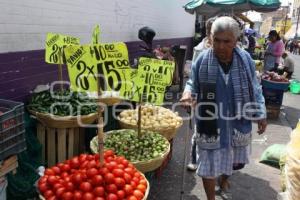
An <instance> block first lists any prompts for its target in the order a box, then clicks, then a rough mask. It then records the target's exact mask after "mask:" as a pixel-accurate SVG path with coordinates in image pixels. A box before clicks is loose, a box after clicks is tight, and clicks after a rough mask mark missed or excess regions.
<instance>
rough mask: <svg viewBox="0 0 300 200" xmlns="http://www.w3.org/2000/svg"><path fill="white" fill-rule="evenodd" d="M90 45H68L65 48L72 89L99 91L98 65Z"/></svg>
mask: <svg viewBox="0 0 300 200" xmlns="http://www.w3.org/2000/svg"><path fill="white" fill-rule="evenodd" d="M89 51H90V46H89V45H84V46H79V45H77V46H68V47H66V48H65V55H66V63H67V66H68V72H69V78H70V83H71V90H73V91H85V92H97V91H98V86H97V74H98V71H97V65H96V63H95V61H94V60H93V59H91V55H90V53H89Z"/></svg>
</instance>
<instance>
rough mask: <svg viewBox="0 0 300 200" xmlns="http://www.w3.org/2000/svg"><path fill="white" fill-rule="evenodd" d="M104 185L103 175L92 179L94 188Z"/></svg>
mask: <svg viewBox="0 0 300 200" xmlns="http://www.w3.org/2000/svg"><path fill="white" fill-rule="evenodd" d="M102 183H103V178H102V176H101V175H95V176H94V177H93V178H92V184H93V185H94V186H96V185H102Z"/></svg>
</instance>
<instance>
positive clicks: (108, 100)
mask: <svg viewBox="0 0 300 200" xmlns="http://www.w3.org/2000/svg"><path fill="white" fill-rule="evenodd" d="M121 101H122V99H120V98H118V97H105V98H99V100H98V102H100V103H103V104H106V105H107V106H113V105H115V104H118V103H120V102H121Z"/></svg>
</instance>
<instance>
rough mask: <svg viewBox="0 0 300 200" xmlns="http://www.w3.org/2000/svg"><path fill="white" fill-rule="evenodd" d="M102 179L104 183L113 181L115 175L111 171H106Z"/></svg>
mask: <svg viewBox="0 0 300 200" xmlns="http://www.w3.org/2000/svg"><path fill="white" fill-rule="evenodd" d="M104 180H105V182H106V183H114V182H115V176H114V175H113V174H112V173H107V174H105V176H104Z"/></svg>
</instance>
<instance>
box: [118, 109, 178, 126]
mask: <svg viewBox="0 0 300 200" xmlns="http://www.w3.org/2000/svg"><path fill="white" fill-rule="evenodd" d="M141 113H142V116H141V126H142V128H143V129H152V130H158V129H161V128H169V129H171V128H176V127H178V126H180V125H181V124H182V118H181V117H180V116H178V113H177V112H172V111H171V110H169V109H167V108H164V107H160V106H152V105H145V106H142V111H141ZM119 120H120V121H121V122H123V123H125V124H130V125H134V126H137V121H138V109H135V110H125V111H123V112H121V113H120V115H119Z"/></svg>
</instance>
